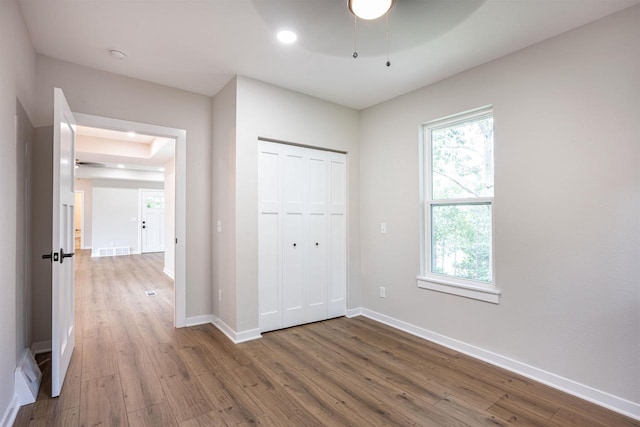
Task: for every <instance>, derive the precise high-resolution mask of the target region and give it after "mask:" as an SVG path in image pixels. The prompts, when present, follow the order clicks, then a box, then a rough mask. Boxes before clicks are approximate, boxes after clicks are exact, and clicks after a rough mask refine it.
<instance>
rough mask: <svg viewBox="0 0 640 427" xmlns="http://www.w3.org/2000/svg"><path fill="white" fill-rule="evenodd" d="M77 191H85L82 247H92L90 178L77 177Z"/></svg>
mask: <svg viewBox="0 0 640 427" xmlns="http://www.w3.org/2000/svg"><path fill="white" fill-rule="evenodd" d="M76 191H83V192H84V211H83V213H82V214H83V216H84V230H82V233H83V234H84V242H83V245H84V247H83V248H82V249H90V248H91V242H92V235H93V224H92V218H93V182H92V181H91V180H90V179H81V178H78V179H76Z"/></svg>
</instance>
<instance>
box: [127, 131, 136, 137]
mask: <svg viewBox="0 0 640 427" xmlns="http://www.w3.org/2000/svg"><path fill="white" fill-rule="evenodd" d="M127 136H128V137H130V138H133V137H134V136H136V133H135V132H127Z"/></svg>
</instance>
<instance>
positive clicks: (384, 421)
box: [15, 251, 640, 427]
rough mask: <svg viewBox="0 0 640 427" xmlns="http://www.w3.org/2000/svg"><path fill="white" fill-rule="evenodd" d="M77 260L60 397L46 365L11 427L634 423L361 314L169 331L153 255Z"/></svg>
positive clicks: (166, 292) (168, 294)
mask: <svg viewBox="0 0 640 427" xmlns="http://www.w3.org/2000/svg"><path fill="white" fill-rule="evenodd" d="M76 262H77V273H76V349H75V352H74V355H73V358H72V360H71V366H70V368H69V372H68V374H67V378H66V381H65V385H64V387H63V390H62V395H61V396H60V397H59V398H57V399H51V398H50V397H49V394H50V375H48V370H50V363H47V362H46V361H43V362H44V363H43V366H44V367H45V379H44V380H43V386H42V387H41V390H40V396H39V397H38V400H37V401H36V403H34V404H32V405H27V406H24V407H22V408H21V409H20V412H19V414H18V418H17V420H16V423H15V425H16V426H64V427H74V426H97V425H102V426H126V425H131V426H180V427H198V426H230V425H253V424H264V425H274V426H383V425H384V426H387V425H421V426H422V425H424V426H484V425H491V426H495V425H509V424H516V425H537V426H547V425H554V426H568V425H579V426H640V422H636V421H634V420H631V419H629V418H626V417H623V416H621V415H619V414H616V413H614V412H611V411H608V410H606V409H603V408H601V407H598V406H596V405H593V404H590V403H588V402H585V401H583V400H580V399H578V398H575V397H573V396H570V395H567V394H564V393H562V392H559V391H557V390H554V389H552V388H549V387H546V386H544V385H542V384H539V383H536V382H533V381H531V380H529V379H526V378H524V377H521V376H518V375H515V374H513V373H510V372H508V371H505V370H502V369H499V368H496V367H493V366H491V365H488V364H486V363H483V362H479V361H477V360H474V359H472V358H470V357H467V356H465V355H462V354H460V353H457V352H455V351H452V350H449V349H447V348H444V347H441V346H438V345H435V344H432V343H429V342H428V341H424V340H422V339H419V338H416V337H414V336H411V335H409V334H406V333H403V332H399V331H397V330H394V329H392V328H389V327H387V326H385V325H381V324H379V323H377V322H374V321H372V320H369V319H366V318H362V317H359V318H355V319H346V318H339V319H334V320H330V321H326V322H320V323H314V324H310V325H305V326H300V327H296V328H290V329H286V330H282V331H276V332H271V333H268V334H265V335H264V337H263V338H262V339H260V340H256V341H252V342H248V343H244V344H239V345H234V344H233V343H232V342H231V341H229V340H228V339H227V338H226V337H225V336H224V335H223V334H222V333H221V332H219V331H218V330H217V329H216V328H215V327H214V326H212V325H202V326H196V327H191V328H183V329H174V328H173V323H172V316H173V309H172V304H173V302H172V300H173V284H172V282H171V281H170V280H169V279H168V278H167V277H166V276H164V275H163V274H162V273H161V271H162V263H163V258H162V254H151V255H133V256H123V257H111V258H90V257H89V256H88V253H87V251H83V253H81V254H80V255H79V256H78V258H77V260H76ZM149 289H155V290H156V291H157V292H158V296H154V297H149V296H146V295H145V293H144V291H145V290H149ZM39 359H40V360H42V355H41V356H40V357H39ZM45 359H46V357H45Z"/></svg>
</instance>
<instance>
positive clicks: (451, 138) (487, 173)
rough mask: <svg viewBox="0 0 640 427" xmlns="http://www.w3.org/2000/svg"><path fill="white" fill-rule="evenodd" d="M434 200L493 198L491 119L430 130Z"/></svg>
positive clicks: (486, 118)
mask: <svg viewBox="0 0 640 427" xmlns="http://www.w3.org/2000/svg"><path fill="white" fill-rule="evenodd" d="M431 145H432V153H431V154H432V167H431V178H432V179H431V183H432V191H433V199H434V200H442V199H460V198H469V197H493V118H492V117H485V118H482V119H475V120H471V121H467V122H464V123H459V124H455V125H452V126H450V127H446V128H440V129H434V130H431Z"/></svg>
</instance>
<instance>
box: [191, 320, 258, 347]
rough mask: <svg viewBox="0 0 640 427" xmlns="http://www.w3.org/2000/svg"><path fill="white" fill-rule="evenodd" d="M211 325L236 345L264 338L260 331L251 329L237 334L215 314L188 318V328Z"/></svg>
mask: <svg viewBox="0 0 640 427" xmlns="http://www.w3.org/2000/svg"><path fill="white" fill-rule="evenodd" d="M207 323H211V324H212V325H213V326H215V327H216V328H218V329H219V330H220V331H221V332H222V333H223V334H225V335H226V336H227V338H229V339H230V340H231V341H233V343H234V344H240V343H242V342H246V341H251V340H255V339H258V338H262V335H261V334H260V330H259V329H251V330H248V331H242V332H236V331H234V330H233V328H231V327H230V326H229V325H227V324H226V323H225V322H223V321H222V320H220V319H218V317H216V316H215V315H213V314H205V315H203V316H194V317H188V318H187V322H186V326H197V325H206V324H207Z"/></svg>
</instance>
